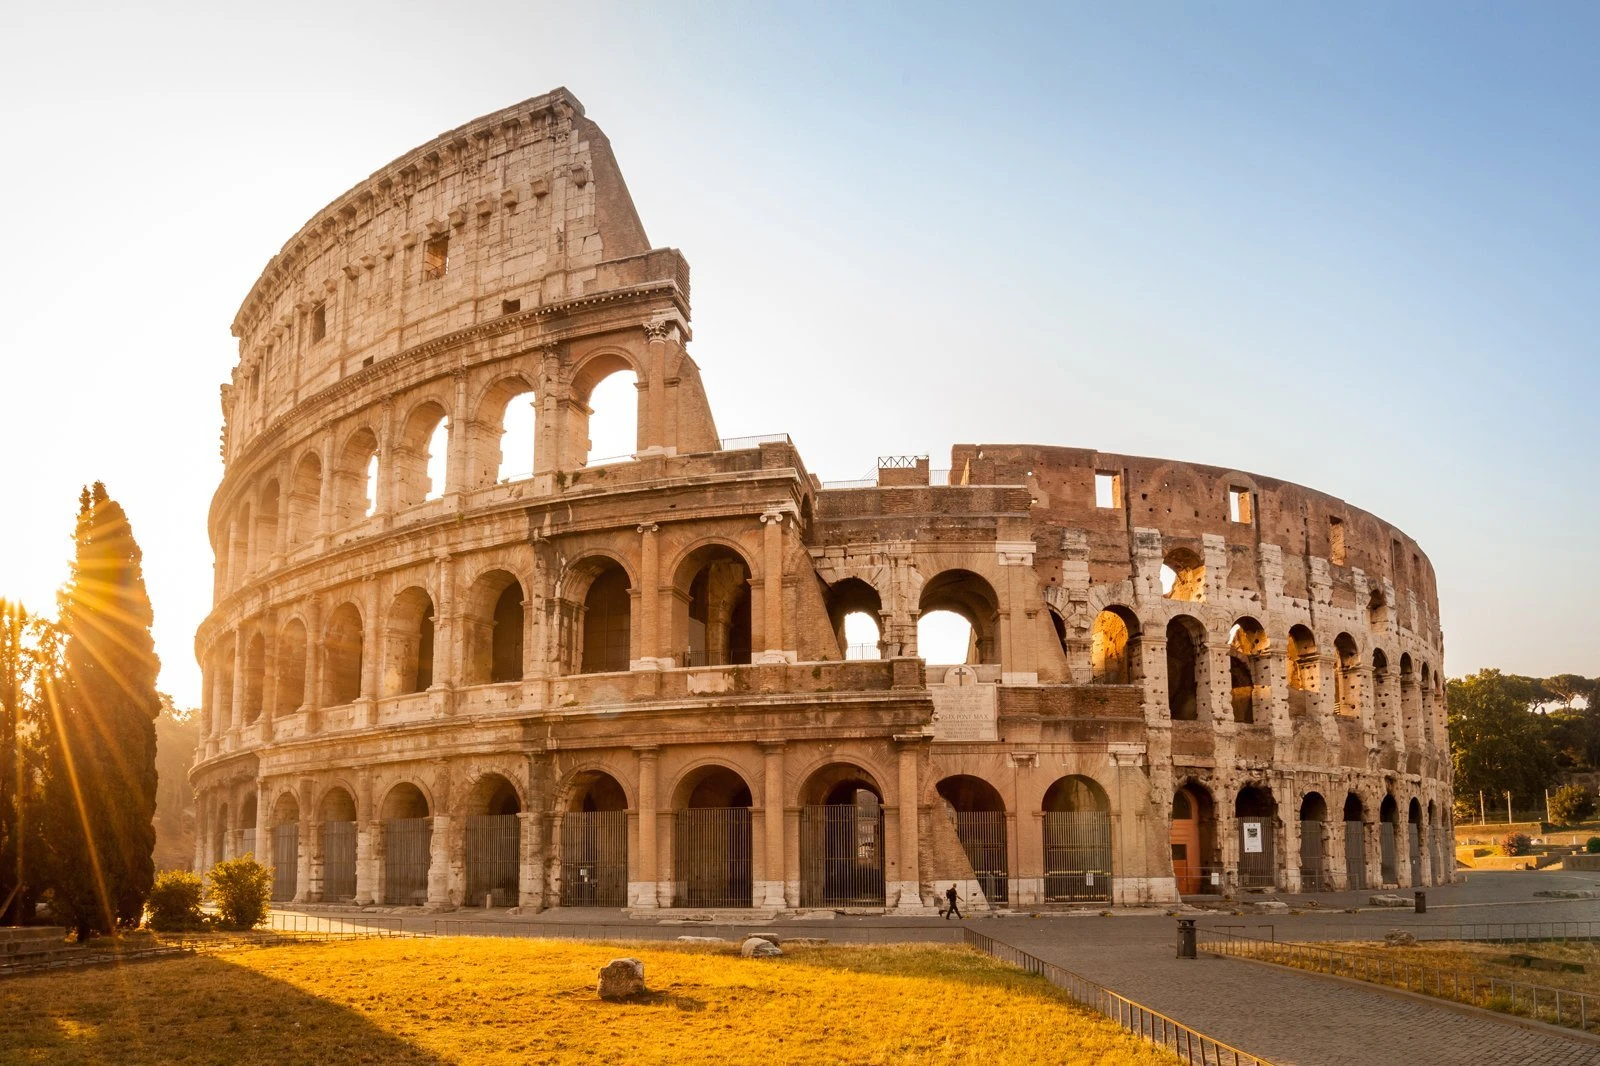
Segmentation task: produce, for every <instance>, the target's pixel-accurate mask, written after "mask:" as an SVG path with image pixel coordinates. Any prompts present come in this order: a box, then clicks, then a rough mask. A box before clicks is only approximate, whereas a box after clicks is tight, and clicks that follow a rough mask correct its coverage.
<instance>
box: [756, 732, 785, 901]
mask: <svg viewBox="0 0 1600 1066" xmlns="http://www.w3.org/2000/svg"><path fill="white" fill-rule="evenodd" d="M761 750H762V752H763V753H764V755H765V756H766V767H765V768H766V777H765V780H764V781H763V783H762V802H763V804H764V808H763V811H762V825H763V826H764V827H765V829H766V870H765V872H766V875H767V876H766V881H765V882H764V884H762V885H759V886H757V888H758V890H759V892H760V894H761V906H763V907H779V908H781V907H784V906H785V905H786V904H785V902H784V895H783V887H784V886H783V741H781V740H776V741H768V742H765V743H763V744H762V745H761Z"/></svg>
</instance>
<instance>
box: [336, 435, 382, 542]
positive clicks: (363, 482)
mask: <svg viewBox="0 0 1600 1066" xmlns="http://www.w3.org/2000/svg"><path fill="white" fill-rule="evenodd" d="M377 464H378V435H377V433H375V432H373V430H372V429H371V428H370V427H367V426H362V427H360V428H359V429H356V430H355V431H353V432H352V433H351V434H350V435H349V436H348V437H346V438H345V440H344V444H343V445H342V446H341V447H340V448H339V450H338V452H337V453H336V459H335V464H334V469H333V478H332V480H333V517H334V527H335V528H337V529H344V528H347V527H349V526H353V525H356V524H357V523H359V522H362V521H365V520H366V518H367V516H368V515H371V514H372V513H374V512H375V511H376V510H377V507H378V500H377V497H376V495H375V489H376V486H377V484H378V480H379V478H380V477H382V476H383V474H384V472H383V471H381V470H378V469H377Z"/></svg>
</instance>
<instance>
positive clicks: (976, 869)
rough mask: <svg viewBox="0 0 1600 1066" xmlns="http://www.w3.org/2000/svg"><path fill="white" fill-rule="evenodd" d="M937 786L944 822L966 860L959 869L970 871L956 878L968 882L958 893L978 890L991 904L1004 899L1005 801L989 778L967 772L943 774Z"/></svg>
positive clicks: (1006, 873)
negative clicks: (957, 841)
mask: <svg viewBox="0 0 1600 1066" xmlns="http://www.w3.org/2000/svg"><path fill="white" fill-rule="evenodd" d="M937 788H938V792H939V797H940V798H941V799H942V800H944V814H945V818H946V822H945V824H946V825H952V826H953V827H954V828H955V831H956V838H957V839H958V840H959V841H960V842H961V850H962V852H963V854H964V855H965V857H966V860H967V862H966V867H965V868H962V869H961V870H960V872H961V873H962V874H967V873H968V872H970V874H971V876H970V877H962V878H958V880H965V881H967V882H968V885H967V888H966V891H965V892H962V895H965V896H971V895H972V893H973V892H974V891H977V892H982V893H983V896H984V898H985V899H987V900H988V901H989V904H990V905H991V906H998V905H1000V904H1003V903H1006V902H1008V901H1009V899H1010V867H1011V859H1010V851H1009V848H1008V846H1007V840H1006V836H1007V835H1006V806H1005V801H1004V800H1002V799H1001V798H1000V793H999V792H997V791H995V788H994V786H993V785H991V784H989V782H987V781H985V780H983V779H982V778H978V777H972V776H970V775H967V774H958V775H956V776H954V777H947V778H945V779H944V780H942V781H940V782H939V784H938V786H937ZM935 832H938V830H937V829H936V830H935ZM935 846H937V845H935Z"/></svg>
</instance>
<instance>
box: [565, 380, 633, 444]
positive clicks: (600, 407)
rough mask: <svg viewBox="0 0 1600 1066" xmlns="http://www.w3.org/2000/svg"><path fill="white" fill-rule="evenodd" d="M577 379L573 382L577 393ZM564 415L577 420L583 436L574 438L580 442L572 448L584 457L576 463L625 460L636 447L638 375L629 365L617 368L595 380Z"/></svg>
mask: <svg viewBox="0 0 1600 1066" xmlns="http://www.w3.org/2000/svg"><path fill="white" fill-rule="evenodd" d="M579 388H580V383H579V382H574V383H573V393H574V396H577V394H578V391H579ZM567 417H568V418H569V419H573V420H574V421H576V422H577V423H578V427H576V428H577V429H579V430H580V431H581V433H582V434H583V435H581V436H576V437H575V440H576V441H577V442H578V443H579V444H581V445H582V447H581V448H579V449H576V450H575V451H574V453H573V454H574V455H575V456H579V455H581V456H583V457H584V461H583V462H581V463H579V464H578V465H579V466H601V465H603V464H605V463H621V462H627V461H628V460H630V459H632V458H633V454H634V452H635V451H637V450H638V446H639V389H638V375H636V374H635V373H634V372H633V370H632V369H631V368H623V367H619V368H618V369H615V370H611V371H610V372H608V373H606V376H605V377H603V378H600V379H599V380H597V381H596V382H595V384H594V385H593V387H592V388H591V389H590V391H589V394H588V395H587V396H586V397H583V403H582V404H581V405H580V404H574V405H573V407H572V408H571V410H570V412H569V413H568V415H567Z"/></svg>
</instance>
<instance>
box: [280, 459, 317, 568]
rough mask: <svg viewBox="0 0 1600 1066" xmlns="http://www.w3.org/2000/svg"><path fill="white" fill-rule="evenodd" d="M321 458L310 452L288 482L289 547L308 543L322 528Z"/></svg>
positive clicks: (301, 460) (296, 464) (300, 460)
mask: <svg viewBox="0 0 1600 1066" xmlns="http://www.w3.org/2000/svg"><path fill="white" fill-rule="evenodd" d="M321 509H322V457H321V456H320V455H318V454H317V453H316V452H314V451H307V452H306V453H305V454H304V455H302V456H300V459H299V461H298V462H296V463H295V465H294V474H293V476H292V477H291V479H290V481H289V513H288V515H287V516H286V517H287V519H288V526H287V530H286V533H287V535H286V536H285V538H284V539H285V540H286V541H287V542H288V544H289V546H290V547H299V546H300V545H302V544H308V543H310V541H311V538H312V537H313V536H315V535H316V533H317V530H318V529H319V528H321V523H322V518H321Z"/></svg>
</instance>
